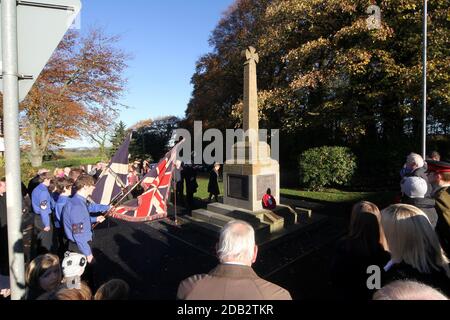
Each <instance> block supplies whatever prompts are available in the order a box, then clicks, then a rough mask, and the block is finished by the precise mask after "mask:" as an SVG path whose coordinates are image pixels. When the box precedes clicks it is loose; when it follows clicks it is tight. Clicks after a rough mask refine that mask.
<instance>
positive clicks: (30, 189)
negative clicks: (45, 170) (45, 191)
mask: <svg viewBox="0 0 450 320" xmlns="http://www.w3.org/2000/svg"><path fill="white" fill-rule="evenodd" d="M39 180H40V176H39V175H37V176H35V177H34V178H33V179H31V180H30V182H29V183H28V188H27V189H28V194H29V195H30V197H31V194H32V193H33V190H34V189H36V187H37V186H38V185H40V184H41V183H40V182H39Z"/></svg>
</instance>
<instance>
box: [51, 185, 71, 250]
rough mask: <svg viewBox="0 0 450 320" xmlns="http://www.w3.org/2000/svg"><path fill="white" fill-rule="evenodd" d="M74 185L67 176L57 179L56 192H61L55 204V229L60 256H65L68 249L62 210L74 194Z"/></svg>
mask: <svg viewBox="0 0 450 320" xmlns="http://www.w3.org/2000/svg"><path fill="white" fill-rule="evenodd" d="M73 185H74V181H73V180H72V179H70V178H67V177H64V178H58V179H57V180H56V192H57V193H58V194H59V197H58V201H56V205H55V229H56V238H57V240H58V245H59V250H58V255H59V256H60V257H63V255H64V252H65V251H66V250H67V241H66V237H65V235H64V227H63V225H62V211H63V208H64V206H65V205H66V203H67V201H69V198H70V196H71V195H72V187H73Z"/></svg>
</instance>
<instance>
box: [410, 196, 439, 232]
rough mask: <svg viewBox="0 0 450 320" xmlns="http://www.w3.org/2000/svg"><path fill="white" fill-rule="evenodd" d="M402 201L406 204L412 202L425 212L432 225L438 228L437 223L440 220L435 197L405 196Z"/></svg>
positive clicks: (411, 203)
mask: <svg viewBox="0 0 450 320" xmlns="http://www.w3.org/2000/svg"><path fill="white" fill-rule="evenodd" d="M402 203H404V204H410V205H412V206H415V207H416V208H419V209H420V210H422V211H423V212H425V214H426V215H427V216H428V219H429V220H430V222H431V225H432V226H433V228H436V224H437V221H438V214H437V212H436V208H435V205H436V202H435V201H434V199H429V198H415V199H413V198H409V197H403V199H402Z"/></svg>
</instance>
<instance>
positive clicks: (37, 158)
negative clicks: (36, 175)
mask: <svg viewBox="0 0 450 320" xmlns="http://www.w3.org/2000/svg"><path fill="white" fill-rule="evenodd" d="M43 157H44V153H43V152H42V151H41V150H39V149H34V150H33V148H32V149H31V152H30V160H31V165H32V166H33V168H39V167H41V166H42V159H43Z"/></svg>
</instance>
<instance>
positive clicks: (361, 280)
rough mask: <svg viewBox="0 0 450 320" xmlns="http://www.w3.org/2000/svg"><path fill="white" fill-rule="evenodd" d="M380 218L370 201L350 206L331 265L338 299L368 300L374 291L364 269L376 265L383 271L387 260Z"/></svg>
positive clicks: (378, 212)
mask: <svg viewBox="0 0 450 320" xmlns="http://www.w3.org/2000/svg"><path fill="white" fill-rule="evenodd" d="M380 220H381V215H380V210H379V209H378V207H377V206H376V205H375V204H373V203H370V202H366V201H363V202H360V203H357V204H356V205H355V206H354V207H353V210H352V216H351V221H350V230H349V233H348V235H347V236H346V237H345V238H344V239H342V240H341V241H339V242H338V244H337V246H336V251H335V255H334V258H333V261H332V266H331V279H332V283H333V286H334V288H335V289H336V290H337V295H338V297H339V298H341V299H344V300H369V299H371V297H372V295H373V293H374V291H371V290H369V289H368V287H367V280H368V277H369V275H368V274H367V269H368V267H370V266H374V265H376V266H378V267H379V268H380V270H382V269H383V267H384V266H385V265H386V263H387V262H388V261H389V259H390V255H389V253H388V252H387V244H386V238H385V236H384V232H383V228H382V227H381V223H380Z"/></svg>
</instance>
